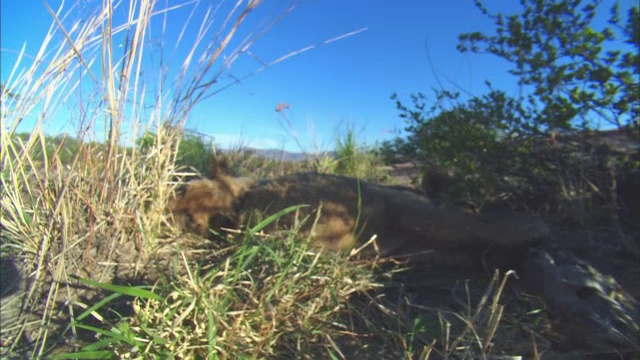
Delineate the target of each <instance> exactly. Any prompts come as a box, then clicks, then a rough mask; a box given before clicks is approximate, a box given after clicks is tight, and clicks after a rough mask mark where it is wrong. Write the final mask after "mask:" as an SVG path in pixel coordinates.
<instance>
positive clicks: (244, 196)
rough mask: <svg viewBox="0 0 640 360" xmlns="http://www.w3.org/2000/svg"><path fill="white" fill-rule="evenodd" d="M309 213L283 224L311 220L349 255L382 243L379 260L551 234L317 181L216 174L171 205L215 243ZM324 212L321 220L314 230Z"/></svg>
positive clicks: (381, 190) (375, 188) (374, 189)
mask: <svg viewBox="0 0 640 360" xmlns="http://www.w3.org/2000/svg"><path fill="white" fill-rule="evenodd" d="M301 204H304V205H309V206H307V207H303V208H301V209H300V210H299V212H298V214H294V213H290V214H288V215H285V216H283V217H282V218H280V219H279V220H278V224H277V226H284V227H290V226H293V225H294V223H295V222H296V216H298V219H302V218H304V217H306V216H308V215H309V216H310V219H309V221H307V222H306V223H305V225H303V227H302V231H303V232H306V233H307V234H308V233H309V231H311V230H313V234H311V235H312V238H313V239H315V240H314V241H315V244H316V245H317V246H318V247H323V248H329V249H332V250H344V249H350V248H352V247H354V246H356V245H360V244H363V243H366V242H367V241H368V240H369V239H371V237H372V236H373V235H377V240H376V246H372V247H371V249H370V250H369V251H370V252H373V251H374V249H377V251H379V254H380V255H383V256H386V255H395V254H403V255H406V254H411V253H414V252H419V251H423V250H428V249H456V248H464V249H469V248H474V247H475V246H476V245H477V246H483V247H484V246H486V245H498V246H501V247H512V246H520V245H524V244H527V243H529V242H531V241H533V240H536V239H537V238H539V237H541V236H543V235H545V234H546V232H547V228H546V226H545V225H544V224H543V223H542V222H541V221H540V220H538V219H537V218H535V217H532V216H529V215H525V214H514V213H509V214H500V215H499V216H497V217H496V216H494V217H493V218H491V217H490V216H483V215H472V214H468V213H466V212H465V211H463V210H460V209H457V208H442V207H438V206H436V205H434V204H433V203H432V202H431V201H430V200H429V199H428V198H426V197H424V196H422V195H420V194H418V193H416V192H414V191H412V190H410V189H404V188H398V187H386V186H381V185H375V184H371V183H368V182H365V181H361V180H358V179H353V178H348V177H343V176H335V175H327V174H316V173H298V174H293V175H288V176H283V177H280V178H276V179H274V180H271V181H268V182H266V183H264V184H255V183H254V182H252V181H250V180H247V179H245V178H233V177H230V176H228V175H227V174H225V173H224V172H222V171H214V176H213V177H212V178H211V179H202V180H196V181H192V182H190V183H188V184H187V185H186V188H185V191H184V193H183V194H182V195H180V196H178V197H177V198H176V199H174V200H173V201H172V202H171V204H170V210H171V211H172V212H173V213H174V215H175V218H176V219H177V221H178V222H179V223H180V224H181V225H182V226H183V227H185V228H186V229H187V230H189V231H193V232H196V233H199V234H201V235H203V236H206V235H208V233H209V229H219V227H221V226H225V227H233V226H235V227H240V226H243V225H245V223H246V222H247V221H248V220H249V219H251V218H254V216H253V215H254V213H255V211H260V212H263V214H264V215H265V216H267V215H269V214H273V213H275V212H278V211H280V210H282V209H284V208H287V207H289V206H293V205H301ZM318 209H319V211H320V216H319V218H318V220H317V222H315V226H313V225H314V220H315V214H316V211H317V210H318Z"/></svg>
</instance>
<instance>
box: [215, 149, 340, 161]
mask: <svg viewBox="0 0 640 360" xmlns="http://www.w3.org/2000/svg"><path fill="white" fill-rule="evenodd" d="M243 150H244V151H251V152H253V153H254V154H256V155H257V156H260V157H264V158H267V159H275V160H286V161H301V160H305V159H306V158H307V157H310V158H317V157H324V156H329V157H334V156H335V151H327V152H323V153H316V154H305V153H302V152H289V151H285V150H282V149H255V148H250V147H248V148H244V149H243ZM222 151H225V150H222Z"/></svg>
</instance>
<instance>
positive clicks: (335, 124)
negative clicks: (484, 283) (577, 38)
mask: <svg viewBox="0 0 640 360" xmlns="http://www.w3.org/2000/svg"><path fill="white" fill-rule="evenodd" d="M49 3H50V4H51V6H52V7H53V8H54V9H55V8H57V7H58V6H59V4H60V1H50V2H49ZM67 3H72V2H71V1H68V2H67ZM125 3H126V2H125ZM163 3H164V2H163ZM172 3H175V1H169V4H172ZM204 3H207V2H204ZM286 3H287V2H286V1H280V0H275V1H274V0H272V1H270V0H267V1H266V3H265V4H264V5H263V6H264V8H262V9H261V10H260V11H257V12H256V13H255V14H252V15H253V17H252V18H250V19H249V21H248V23H247V25H248V26H249V27H250V26H251V25H252V24H255V23H257V22H258V21H259V20H260V19H261V17H262V15H265V14H268V13H269V12H270V11H271V10H272V9H274V6H278V5H281V4H286ZM484 3H485V4H486V6H487V7H488V8H489V9H491V10H492V11H494V12H503V13H505V14H511V13H515V12H518V11H519V10H520V5H519V1H512V0H509V1H505V0H486V1H485V2H484ZM605 3H608V2H606V1H605ZM620 3H621V5H622V7H623V9H624V8H627V7H629V6H632V5H634V4H635V0H621V1H620ZM82 4H83V6H84V7H85V8H90V7H91V6H96V5H99V4H100V1H97V0H82ZM1 6H2V9H1V10H2V21H1V26H2V28H1V35H2V38H1V39H2V44H1V47H2V54H1V55H2V59H1V60H2V62H1V65H2V80H3V81H5V80H6V78H7V76H8V73H9V71H10V69H11V67H12V66H13V63H14V62H15V59H16V55H15V53H13V52H11V51H17V50H19V49H20V48H21V47H22V45H23V44H24V43H25V42H26V45H27V46H26V51H27V53H28V54H29V53H31V54H34V53H35V52H36V51H37V49H38V45H39V44H40V42H41V41H42V38H43V37H44V35H45V34H46V31H47V29H48V27H49V24H50V23H51V17H50V15H49V14H48V13H47V11H46V9H45V7H44V6H43V4H42V2H41V1H40V0H23V1H11V0H6V1H2V2H1ZM607 6H608V5H607ZM124 8H126V6H125V7H124ZM83 9H84V8H83ZM202 9H204V7H202ZM79 13H82V11H79ZM187 13H188V12H185V11H183V12H176V13H173V14H171V15H170V17H169V20H170V22H169V27H170V29H171V28H172V27H174V28H176V29H177V28H178V27H179V26H181V25H178V24H180V23H181V21H184V19H185V18H186V14H187ZM602 14H603V19H605V18H606V16H608V8H606V9H605V11H603V12H602ZM200 15H202V14H201V13H200ZM362 28H366V31H363V32H361V33H358V34H357V35H354V36H351V37H348V38H346V39H342V40H340V41H336V42H333V43H331V44H328V45H325V46H322V47H319V48H316V49H313V50H311V51H308V52H305V53H303V54H301V55H298V56H295V57H292V58H289V59H287V60H286V61H284V62H282V63H279V64H276V65H275V66H273V67H271V68H269V69H267V70H265V71H263V72H261V73H259V74H257V75H255V76H253V77H251V78H248V79H246V80H243V81H242V82H241V83H240V84H237V85H234V86H232V87H231V88H228V89H226V90H224V91H222V92H221V93H219V94H216V95H215V96H213V97H211V98H209V99H207V100H205V101H204V102H203V103H201V104H199V106H198V107H197V108H195V109H194V111H193V112H192V113H191V116H190V118H189V120H188V123H187V127H188V128H190V129H195V130H197V131H199V132H201V133H205V134H210V135H213V136H214V137H215V138H216V142H217V143H218V144H219V145H220V146H222V147H228V146H231V145H234V144H238V142H239V141H240V139H241V141H242V144H243V145H247V146H253V147H261V148H284V149H287V150H291V151H300V150H306V151H316V150H329V149H332V148H333V147H334V146H335V138H336V135H338V134H340V133H341V132H344V130H345V128H346V127H347V126H348V125H350V126H352V127H353V128H354V129H355V131H356V134H357V136H358V139H359V140H360V141H361V142H366V143H367V144H374V143H376V142H379V141H382V140H385V139H389V138H392V137H393V136H394V135H395V132H396V131H398V130H402V129H403V128H404V122H403V120H402V119H400V118H399V117H398V113H397V111H396V109H395V104H394V102H393V101H392V100H390V95H391V94H392V93H393V92H397V93H398V95H399V96H400V97H401V99H407V100H408V98H409V94H410V93H414V92H426V93H428V94H431V89H432V88H441V86H443V87H444V88H445V89H451V90H453V89H455V86H457V87H460V88H462V89H464V90H465V91H466V92H469V93H471V94H474V95H478V96H479V95H482V94H483V93H484V92H486V90H487V89H486V86H485V84H484V82H485V80H491V82H492V84H493V86H494V88H498V89H503V90H505V91H507V92H508V93H510V94H513V95H516V94H517V92H518V89H517V88H516V86H515V79H514V78H512V77H511V76H509V75H508V73H507V70H508V68H509V64H507V63H505V62H503V61H502V60H500V59H498V58H496V57H493V56H491V55H476V54H469V53H467V54H462V53H459V52H458V51H457V50H456V48H455V47H456V44H457V37H458V35H459V34H461V33H464V32H471V31H482V32H492V31H493V24H492V22H491V21H490V20H489V19H487V18H486V17H484V16H483V15H482V14H481V13H480V12H479V11H478V10H477V9H476V8H475V6H474V5H473V2H472V1H471V0H451V1H420V0H396V1H390V0H386V1H385V0H303V1H301V2H300V4H299V5H298V6H297V7H296V9H294V11H293V12H292V13H290V14H288V15H287V16H286V17H285V18H283V19H282V20H281V21H280V22H279V23H277V24H276V25H275V26H274V27H273V28H272V29H271V30H269V32H268V33H266V34H265V35H264V37H263V38H262V39H260V41H259V42H258V43H257V44H256V45H255V47H254V48H253V50H252V51H253V53H255V54H256V55H258V56H259V57H260V58H261V59H264V60H265V61H272V60H274V59H276V58H278V57H279V56H281V55H283V54H286V53H288V52H291V51H295V50H298V49H300V48H303V47H305V46H307V45H313V44H317V43H320V42H322V41H324V40H327V39H330V38H333V37H335V36H337V35H340V34H343V33H348V32H351V31H354V30H357V29H362ZM174 32H177V30H176V31H174ZM240 34H242V33H240ZM189 36H193V34H191V33H190V34H187V37H189ZM187 40H188V39H187ZM428 54H429V56H430V57H431V63H430V62H429V60H428ZM184 56H185V52H184V51H182V50H180V51H177V52H176V53H174V54H173V59H172V63H173V64H176V65H177V64H180V63H181V62H182V59H183V58H184ZM257 66H258V64H257V62H255V61H254V60H251V59H249V58H247V59H244V60H242V61H240V62H238V63H237V64H236V65H234V66H233V67H232V68H231V72H232V74H233V75H235V76H240V75H242V74H244V73H246V72H247V71H251V69H255V68H256V67H257ZM279 103H287V104H289V105H290V109H289V110H287V111H285V112H283V113H276V112H275V108H276V106H277V105H278V104H279ZM283 115H286V119H285V118H284V117H283ZM281 123H290V124H291V128H287V129H283V127H282V126H281ZM288 126H289V125H286V127H288ZM52 129H54V130H53V131H54V132H57V131H65V130H69V129H70V128H69V127H68V124H65V123H64V121H62V120H57V122H55V124H53V125H52ZM292 134H295V136H297V138H298V140H299V142H300V143H301V144H302V147H303V149H300V146H299V145H298V143H297V142H296V140H295V138H294V135H292Z"/></svg>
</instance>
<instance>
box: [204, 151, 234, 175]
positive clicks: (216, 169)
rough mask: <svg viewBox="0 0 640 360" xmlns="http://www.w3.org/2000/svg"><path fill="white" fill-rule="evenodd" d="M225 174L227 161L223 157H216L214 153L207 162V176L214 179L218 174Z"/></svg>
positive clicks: (227, 167) (227, 169)
mask: <svg viewBox="0 0 640 360" xmlns="http://www.w3.org/2000/svg"><path fill="white" fill-rule="evenodd" d="M225 175H229V166H228V165H227V162H226V161H225V160H223V159H218V157H217V156H215V155H214V156H213V157H211V161H210V162H209V176H208V178H209V179H211V180H214V179H216V178H217V177H219V176H225Z"/></svg>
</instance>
